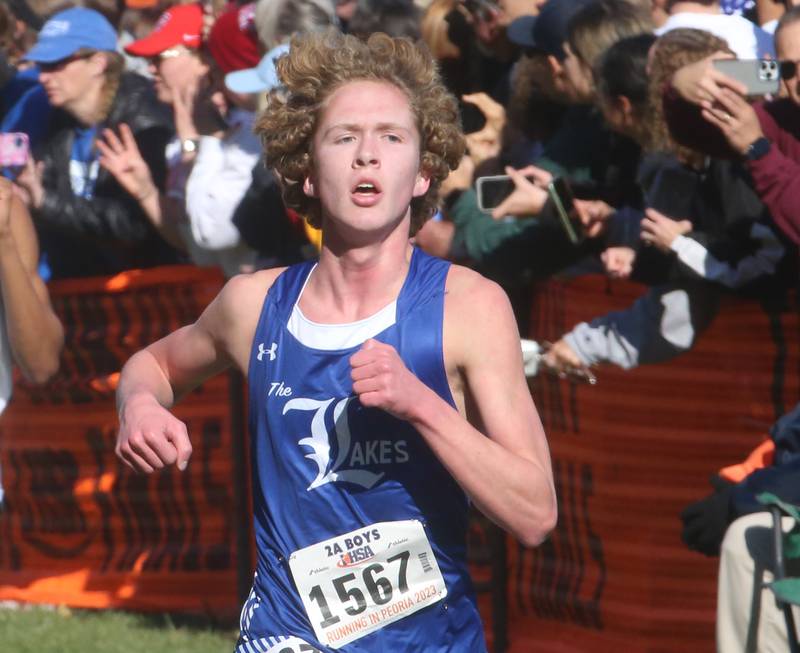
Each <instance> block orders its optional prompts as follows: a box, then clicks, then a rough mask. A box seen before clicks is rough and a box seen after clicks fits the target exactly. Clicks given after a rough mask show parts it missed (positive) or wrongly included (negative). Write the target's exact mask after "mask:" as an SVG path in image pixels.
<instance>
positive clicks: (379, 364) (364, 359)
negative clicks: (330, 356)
mask: <svg viewBox="0 0 800 653" xmlns="http://www.w3.org/2000/svg"><path fill="white" fill-rule="evenodd" d="M350 367H351V374H350V376H351V377H352V379H353V392H354V393H355V394H356V395H357V396H358V399H359V401H361V405H362V406H365V407H368V408H381V409H383V410H385V411H386V412H387V413H390V414H391V415H394V416H395V417H397V418H399V419H404V420H409V419H411V417H412V415H413V414H414V411H415V410H416V409H417V408H418V407H419V405H420V400H421V399H422V398H423V397H424V395H425V393H426V392H430V390H429V389H428V388H427V386H425V384H423V383H422V381H420V380H419V379H418V378H417V377H416V376H414V375H413V374H412V373H411V372H410V371H409V370H408V368H407V367H406V366H405V364H404V363H403V361H402V359H401V358H400V356H399V354H398V353H397V351H396V350H395V348H394V347H392V346H391V345H386V344H383V343H382V342H378V341H377V340H372V339H370V340H367V341H366V342H365V343H364V345H363V346H362V347H361V349H360V350H359V351H357V352H356V353H355V354H353V356H352V357H351V358H350Z"/></svg>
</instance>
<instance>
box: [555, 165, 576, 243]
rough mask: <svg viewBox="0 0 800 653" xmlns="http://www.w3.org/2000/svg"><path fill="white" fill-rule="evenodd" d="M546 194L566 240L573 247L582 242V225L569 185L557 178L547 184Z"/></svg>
mask: <svg viewBox="0 0 800 653" xmlns="http://www.w3.org/2000/svg"><path fill="white" fill-rule="evenodd" d="M547 193H548V195H550V199H551V200H553V204H554V205H555V208H556V213H558V219H559V221H560V222H561V226H562V227H563V228H564V232H565V233H566V234H567V238H569V239H570V242H572V244H573V245H577V244H578V243H580V242H581V241H582V240H583V225H582V224H581V220H580V217H578V212H577V210H576V209H575V196H574V195H573V194H572V189H571V188H570V186H569V183H568V182H567V180H566V179H564V178H563V177H558V178H556V179H554V180H553V181H551V182H550V183H549V184H547Z"/></svg>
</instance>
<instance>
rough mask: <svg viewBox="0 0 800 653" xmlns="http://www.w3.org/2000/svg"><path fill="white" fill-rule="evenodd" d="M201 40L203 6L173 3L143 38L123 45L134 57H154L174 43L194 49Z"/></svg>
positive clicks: (173, 45)
mask: <svg viewBox="0 0 800 653" xmlns="http://www.w3.org/2000/svg"><path fill="white" fill-rule="evenodd" d="M202 41H203V8H202V7H201V6H200V5H199V4H191V5H175V6H173V7H170V8H169V9H167V10H166V11H165V12H164V13H163V14H161V16H160V17H159V19H158V22H156V26H155V27H154V28H153V31H152V32H150V34H148V35H147V36H145V37H144V38H143V39H139V40H138V41H134V42H133V43H131V44H129V45H126V46H125V52H127V53H128V54H131V55H133V56H134V57H154V56H155V55H157V54H161V53H162V52H164V50H168V49H169V48H173V47H175V46H176V45H182V46H184V47H187V48H190V49H192V50H196V49H198V48H199V47H200V45H201V43H202Z"/></svg>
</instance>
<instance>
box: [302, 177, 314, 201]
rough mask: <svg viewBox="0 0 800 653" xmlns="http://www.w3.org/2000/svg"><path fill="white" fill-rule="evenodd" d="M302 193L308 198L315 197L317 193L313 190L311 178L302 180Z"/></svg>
mask: <svg viewBox="0 0 800 653" xmlns="http://www.w3.org/2000/svg"><path fill="white" fill-rule="evenodd" d="M303 192H304V193H305V194H306V195H307V196H308V197H317V191H316V189H315V188H314V182H313V181H312V180H311V177H306V178H305V179H304V180H303Z"/></svg>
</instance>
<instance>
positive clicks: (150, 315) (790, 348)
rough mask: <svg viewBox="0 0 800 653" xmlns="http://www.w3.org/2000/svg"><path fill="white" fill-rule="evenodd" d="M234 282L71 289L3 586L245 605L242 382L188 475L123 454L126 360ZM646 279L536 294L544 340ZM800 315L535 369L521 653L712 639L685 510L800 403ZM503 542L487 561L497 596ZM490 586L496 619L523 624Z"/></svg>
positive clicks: (219, 397) (10, 449)
mask: <svg viewBox="0 0 800 653" xmlns="http://www.w3.org/2000/svg"><path fill="white" fill-rule="evenodd" d="M221 283H222V280H221V278H220V277H219V276H218V275H217V274H216V273H213V272H210V271H202V270H197V269H196V268H181V267H177V268H165V269H159V270H155V271H147V272H134V273H129V274H126V275H121V276H119V277H114V278H112V279H97V280H81V281H80V282H64V283H60V284H54V285H53V286H52V288H51V292H52V294H53V299H54V304H55V306H56V309H57V311H58V313H59V315H60V316H61V318H62V320H63V321H64V324H65V327H66V333H67V343H68V344H67V347H66V349H65V354H64V358H63V361H62V370H61V372H60V374H59V376H58V377H57V378H56V379H55V381H53V382H52V383H51V384H49V385H48V386H47V387H45V388H32V387H29V386H27V385H25V384H24V383H22V384H18V386H17V389H16V392H15V397H14V400H13V401H12V403H11V406H10V407H9V409H8V410H7V411H6V413H5V414H4V415H3V416H2V419H0V461H1V462H2V465H3V471H4V475H5V478H4V486H5V488H6V498H7V501H6V510H5V512H4V513H3V514H2V515H0V600H5V599H14V600H21V601H30V602H47V603H66V604H70V605H75V606H87V607H101V608H102V607H126V608H136V609H147V610H199V611H207V612H211V613H213V614H215V615H232V614H235V611H236V610H237V609H238V604H239V594H240V592H241V590H242V587H243V585H242V583H243V582H246V581H247V579H246V578H243V576H242V570H241V568H239V569H237V563H239V562H242V561H244V568H245V569H246V568H247V567H249V562H250V561H249V557H248V555H247V545H246V543H245V542H244V541H243V539H245V540H246V539H247V535H246V532H245V531H246V529H243V528H242V522H241V521H240V520H241V519H244V520H245V522H247V521H249V516H248V515H249V510H248V509H247V506H246V499H243V498H242V497H241V489H242V487H241V485H242V483H241V481H242V478H243V477H244V476H246V470H244V469H243V467H241V464H242V461H243V458H244V456H243V455H242V452H241V451H236V450H235V447H236V446H241V437H240V434H239V430H240V427H239V420H240V417H241V414H240V410H241V406H240V400H241V395H242V392H241V388H240V387H238V386H236V385H235V383H234V380H232V378H230V377H225V376H220V377H217V378H215V379H213V380H211V381H209V382H208V383H206V384H205V385H204V386H203V387H202V388H200V389H199V390H197V391H196V392H194V393H192V394H191V395H190V396H189V397H187V398H186V399H185V400H184V401H183V402H182V403H181V404H180V406H179V408H178V410H177V413H178V416H179V417H180V418H181V419H183V420H185V421H186V422H187V423H188V425H189V429H190V432H191V433H192V434H193V437H194V445H195V453H194V456H193V459H192V462H191V463H190V466H189V469H188V471H187V472H186V473H184V474H177V473H175V472H173V471H167V472H165V473H161V474H157V475H153V476H151V477H141V476H136V475H134V474H132V473H130V472H129V471H128V470H127V468H126V467H124V466H122V465H121V464H120V463H119V462H118V461H117V459H116V457H115V456H114V453H113V445H114V438H115V428H116V415H115V411H114V406H113V390H114V387H115V385H116V380H117V376H116V372H117V371H118V370H119V368H120V366H121V364H122V363H123V362H124V360H125V359H126V358H127V357H128V356H129V355H130V353H131V352H133V351H134V350H136V349H138V348H139V347H140V346H142V345H143V344H145V343H148V342H151V341H153V340H154V339H156V338H158V337H160V336H161V335H164V334H166V333H168V332H170V331H172V330H174V329H175V328H177V327H178V326H180V325H182V324H185V323H187V322H189V321H190V320H192V319H194V318H195V317H196V316H197V315H198V314H199V312H200V310H201V309H202V307H204V306H205V305H206V304H207V303H208V301H209V300H210V299H211V298H212V297H213V296H214V294H215V293H216V292H217V291H218V289H219V287H220V286H221ZM640 292H641V289H640V288H639V287H638V286H633V285H631V284H622V283H615V284H613V285H612V284H609V282H607V281H606V280H603V279H596V278H582V279H579V280H574V281H570V282H551V283H548V284H546V285H543V286H541V287H540V288H539V289H538V290H537V291H536V292H535V293H534V296H533V298H532V302H531V307H532V308H531V311H532V312H531V325H530V329H529V333H530V335H531V336H532V337H534V338H536V339H538V340H543V339H550V340H552V339H555V338H557V337H558V336H559V335H560V334H562V333H563V332H564V331H566V330H567V329H568V328H569V327H571V326H572V325H573V324H575V323H576V322H577V321H580V320H582V319H588V318H591V317H593V316H595V315H599V314H602V313H605V312H606V311H608V310H611V309H619V308H623V307H625V306H627V305H628V304H629V303H630V302H631V301H632V300H633V299H634V298H635V297H636V296H637V295H638V294H639V293H640ZM799 329H800V326H799V323H798V319H797V315H796V314H795V313H794V312H793V311H788V312H784V313H781V314H767V313H766V312H765V311H764V310H763V309H762V308H761V307H760V306H759V305H758V304H756V303H755V302H743V301H733V300H731V301H728V302H725V303H724V305H723V307H722V310H721V312H720V315H719V316H718V317H717V319H716V321H715V322H714V324H713V325H712V326H711V328H710V329H709V331H708V332H707V333H706V334H705V335H704V336H703V337H702V338H701V340H700V342H699V344H698V345H697V347H696V348H695V349H694V350H693V351H692V352H690V353H689V354H686V355H684V356H682V357H681V358H679V359H676V360H675V361H672V362H670V363H666V364H662V365H658V366H653V367H642V368H640V369H637V370H635V371H631V372H623V371H621V370H616V369H613V368H603V369H601V370H599V371H598V377H599V383H598V385H597V386H594V387H589V386H576V385H572V384H569V383H567V382H565V381H559V380H557V379H554V378H550V377H540V378H537V379H536V380H535V381H534V382H533V383H532V386H531V389H532V392H533V394H534V397H535V399H536V403H537V406H538V408H539V411H540V413H541V415H542V418H543V421H544V423H545V427H546V430H547V433H548V437H549V440H550V445H551V448H552V453H553V463H554V468H555V473H556V480H557V489H558V493H559V502H560V519H559V524H558V527H557V529H556V531H555V533H554V534H553V536H552V537H551V538H550V540H549V541H548V542H547V543H545V544H544V545H543V546H542V547H540V548H538V549H536V550H528V549H523V548H521V547H519V546H518V545H516V544H515V543H514V542H513V541H510V540H507V558H508V564H507V577H508V579H507V593H506V595H505V598H506V600H507V607H508V612H507V615H506V616H507V619H508V637H509V642H510V646H509V650H510V651H513V653H522V652H528V651H534V650H535V651H537V652H538V651H541V652H543V653H547V652H553V653H555V652H559V653H560V652H567V651H580V652H592V653H594V652H604V651H609V652H611V651H618V650H625V651H626V653H638V652H640V651H641V652H645V651H646V652H648V653H652V652H661V651H663V652H664V653H667V652H669V653H673V652H678V651H680V652H681V653H693V652H695V651H696V652H697V653H700V652H703V653H705V652H706V651H709V650H713V623H714V608H715V592H716V561H714V560H709V559H705V558H703V557H702V556H700V555H698V554H695V553H691V552H689V551H688V550H686V549H685V547H684V546H683V544H682V543H681V542H680V521H679V520H678V513H679V511H680V510H681V509H682V507H683V506H684V505H686V504H687V503H689V502H691V501H693V500H696V499H698V498H700V497H702V496H704V495H705V494H706V493H707V492H708V491H709V489H710V488H709V486H708V483H707V479H708V476H709V475H710V474H711V473H713V472H715V471H716V470H718V469H719V468H721V467H722V466H724V465H726V464H729V463H732V462H737V461H740V460H742V459H743V458H744V456H745V455H746V454H747V453H748V452H749V451H750V450H751V449H752V448H753V447H754V446H755V445H756V444H757V443H758V442H759V441H760V440H761V439H762V436H763V433H765V432H766V429H767V428H768V427H769V425H770V424H771V423H772V422H773V421H774V419H775V417H776V416H777V415H778V414H779V413H781V412H783V411H784V410H786V409H788V408H791V407H792V405H793V404H794V403H795V401H797V398H798V395H799V393H798V378H797V370H798V365H799V364H800V356H799V355H798V337H797V335H798V330H799ZM232 383H233V384H234V385H232ZM237 461H238V464H239V465H240V467H239V468H237V467H236V465H237ZM476 527H477V524H476ZM476 532H477V539H478V540H481V538H482V537H485V536H483V535H481V529H480V527H478V530H477V531H476ZM487 546H489V545H488V544H486V542H483V543H481V542H480V541H479V546H478V548H479V549H482V550H483V558H482V560H481V561H480V564H476V565H475V568H474V569H475V572H476V578H477V579H478V580H479V581H481V583H482V584H483V586H484V589H488V588H489V586H488V582H489V581H490V576H487V571H488V570H489V569H490V568H491V564H490V563H491V559H490V558H487V555H489V556H490V551H491V547H489V548H487ZM495 571H496V570H495ZM497 578H498V577H497V574H495V576H494V581H495V582H496V581H497ZM489 598H490V597H489V596H488V594H486V593H484V594H482V597H481V605H482V608H483V609H484V614H485V615H486V617H487V622H490V621H491V617H492V616H494V617H498V616H499V617H500V621H502V619H503V615H502V610H501V611H500V612H497V611H496V610H495V611H494V612H492V610H491V609H490V606H491V602H490V601H489ZM494 598H495V599H496V598H497V596H496V595H495V597H494ZM496 607H497V603H496V602H495V608H496ZM495 625H497V624H495ZM489 636H490V639H491V638H492V632H491V630H490V633H489ZM495 641H497V640H495Z"/></svg>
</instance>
